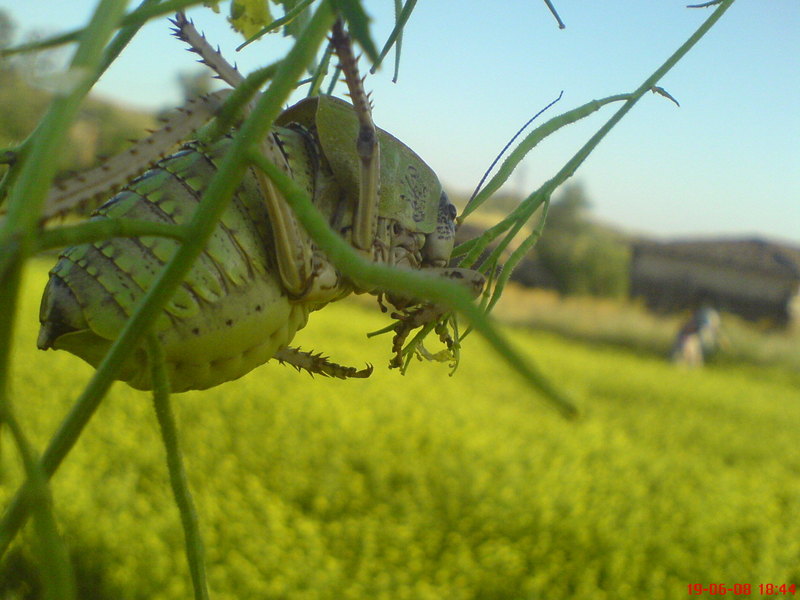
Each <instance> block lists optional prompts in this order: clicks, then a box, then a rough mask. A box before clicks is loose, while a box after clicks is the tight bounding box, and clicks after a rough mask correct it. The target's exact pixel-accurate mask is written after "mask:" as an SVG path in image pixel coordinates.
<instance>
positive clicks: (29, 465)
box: [0, 392, 75, 600]
mask: <svg viewBox="0 0 800 600" xmlns="http://www.w3.org/2000/svg"><path fill="white" fill-rule="evenodd" d="M0 393H2V392H0ZM11 410H12V409H11V404H10V403H9V402H8V401H7V400H6V399H5V398H3V399H2V400H0V424H4V425H7V426H8V429H9V430H10V431H11V436H12V438H13V439H14V442H15V444H16V446H17V449H18V451H19V454H20V456H21V458H22V464H23V466H24V468H25V474H26V476H27V477H28V480H29V481H31V485H30V492H29V494H28V496H27V498H26V500H27V502H28V504H29V505H30V507H31V512H33V522H34V526H35V528H36V543H35V548H36V554H37V555H38V557H39V561H40V562H41V569H40V574H41V578H42V582H43V587H44V598H45V599H46V600H71V599H73V598H75V576H74V573H73V571H72V565H70V561H69V553H68V551H67V546H66V544H65V543H64V540H63V539H62V538H61V535H60V534H59V532H58V526H57V525H56V520H55V516H54V514H53V508H52V506H53V499H52V495H51V493H50V486H49V485H48V482H47V477H46V475H45V473H44V472H43V471H42V467H41V465H40V464H39V460H38V457H37V456H36V453H35V451H34V450H33V448H32V447H31V445H30V443H29V442H28V440H27V438H26V436H25V434H24V432H23V431H22V428H21V427H20V425H19V423H18V421H17V419H16V417H15V416H14V415H13V414H12V412H11Z"/></svg>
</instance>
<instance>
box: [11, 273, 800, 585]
mask: <svg viewBox="0 0 800 600" xmlns="http://www.w3.org/2000/svg"><path fill="white" fill-rule="evenodd" d="M45 272H46V267H45V266H44V264H43V263H42V264H38V265H37V266H36V269H34V270H33V271H32V272H31V273H29V275H30V276H29V278H28V285H27V290H26V296H25V300H24V301H25V309H24V311H23V312H22V313H21V319H20V322H19V327H20V331H19V336H18V341H19V346H18V347H17V351H18V354H17V355H16V357H15V362H14V368H15V379H14V381H15V384H16V385H15V389H14V390H13V396H14V398H15V399H16V407H17V410H18V412H19V413H20V417H21V419H22V420H23V423H24V425H25V426H26V428H27V430H28V431H29V433H30V434H31V437H32V438H33V440H34V441H35V442H36V444H37V446H38V447H40V448H41V446H42V445H43V444H44V443H45V441H46V439H47V438H48V437H49V435H50V434H51V432H52V431H53V429H54V428H55V427H56V426H57V423H58V422H59V421H60V419H61V418H62V417H63V415H64V414H65V412H66V411H67V409H68V407H69V406H70V403H71V400H72V399H73V398H74V396H75V395H76V394H77V392H78V391H79V390H80V389H81V386H82V385H83V384H84V383H85V381H86V379H87V377H88V376H89V375H90V372H91V369H90V368H88V367H86V366H85V365H83V364H82V363H81V362H80V361H79V360H78V359H76V358H74V357H72V356H70V355H67V354H64V353H60V352H47V353H44V352H39V351H37V350H36V349H35V336H36V329H37V322H36V313H37V309H38V296H39V294H40V291H41V288H42V286H43V283H44V277H45ZM385 324H386V321H385V317H382V316H381V315H380V314H379V312H378V311H377V309H365V308H364V307H363V306H361V305H360V304H359V305H356V304H348V303H340V304H339V305H334V306H330V307H328V308H326V309H325V310H323V311H321V312H320V313H318V314H315V315H313V316H312V320H311V323H310V325H309V327H308V328H307V329H306V330H304V331H302V332H301V334H300V335H299V336H298V339H297V340H296V342H297V343H299V344H301V345H302V346H303V347H305V348H306V349H310V348H313V349H315V350H321V351H324V352H325V353H327V354H330V355H331V356H332V357H333V359H334V360H336V361H340V362H342V363H345V364H352V365H355V366H360V365H362V364H363V363H364V362H367V361H369V362H373V363H375V365H376V370H375V374H374V375H373V377H372V378H371V379H369V380H366V381H360V380H359V381H332V380H326V379H322V378H315V379H312V378H310V377H308V376H307V375H304V374H298V373H296V372H294V371H293V370H292V369H290V368H287V367H281V366H279V365H273V364H268V365H266V366H264V367H261V368H260V369H258V370H256V371H255V372H253V373H251V374H250V375H249V376H247V377H245V378H244V379H242V380H240V381H238V382H235V383H232V384H227V385H224V386H221V387H219V388H216V389H214V390H211V391H209V392H204V393H189V394H183V395H180V396H175V398H174V403H175V406H176V410H177V412H178V419H179V426H180V430H181V434H182V436H183V445H184V449H185V453H186V460H187V463H188V464H187V468H188V470H189V476H190V480H191V485H192V488H193V491H194V494H195V500H196V502H197V504H198V510H199V513H200V519H201V527H202V532H203V535H204V538H205V542H206V547H207V558H208V569H209V579H210V585H211V588H212V596H213V597H214V598H217V599H226V600H227V599H231V600H233V599H241V598H254V599H256V598H257V599H272V598H275V599H277V598H281V599H304V600H305V599H353V600H356V599H386V600H389V599H391V600H396V599H401V600H402V599H409V600H411V599H414V600H427V599H430V600H434V599H435V600H438V599H441V598H449V599H464V600H466V599H482V600H485V599H489V600H491V599H498V600H499V599H503V600H508V599H533V598H576V599H592V600H596V599H603V598H609V599H610V598H614V599H623V600H624V599H631V600H633V599H636V600H639V599H641V598H644V597H647V598H652V599H667V598H670V599H672V598H677V597H682V596H684V595H685V594H686V585H687V584H690V583H703V584H704V585H707V584H709V583H724V584H731V585H732V584H734V583H752V584H758V583H770V582H771V583H784V582H785V583H796V584H800V450H798V444H797V431H798V426H800V387H798V386H800V378H799V377H798V376H797V375H796V374H795V373H794V372H792V371H791V370H788V369H785V368H777V367H773V368H756V367H748V366H743V365H739V366H735V365H730V364H720V365H714V366H712V367H710V368H707V369H704V370H698V371H685V370H681V369H677V368H675V367H673V366H672V365H670V364H668V363H667V362H666V361H664V360H663V359H661V358H660V357H658V356H657V355H651V354H642V353H639V354H637V353H636V352H632V351H629V350H624V349H619V348H614V347H599V346H588V345H585V344H581V343H577V342H574V341H569V340H566V339H564V338H562V337H556V336H554V335H552V334H543V333H532V332H525V331H516V332H513V331H509V332H508V333H509V335H511V336H512V338H513V341H514V342H515V343H516V344H517V345H518V347H520V348H521V349H523V350H524V351H525V353H526V354H528V355H530V356H532V357H535V358H536V360H537V361H538V362H539V363H540V364H541V365H542V367H543V368H544V369H545V370H546V371H547V372H548V373H549V375H550V377H552V378H553V379H554V380H555V381H557V382H558V383H559V384H560V385H561V386H562V387H564V388H565V389H566V390H568V391H569V392H571V393H572V394H573V395H574V396H575V397H576V398H578V400H579V402H580V404H581V407H582V408H583V410H584V415H583V417H582V418H581V419H580V420H579V421H577V422H566V421H564V420H562V419H560V418H559V417H558V416H557V415H556V414H555V413H554V412H553V411H551V410H549V409H548V408H546V407H545V406H543V405H542V404H541V403H539V402H537V401H536V400H535V399H534V398H533V397H532V394H531V393H530V392H529V391H528V390H527V389H525V388H524V387H522V386H521V384H520V382H519V381H518V379H517V378H516V376H515V375H514V374H512V373H511V372H510V371H509V370H508V369H507V368H506V367H505V366H504V365H503V364H502V363H501V362H500V361H499V360H498V359H497V358H495V357H494V356H493V355H491V354H490V353H489V352H488V351H487V349H486V347H485V345H484V344H483V343H482V342H481V341H480V340H479V339H478V338H477V336H474V335H473V336H471V337H469V338H468V339H467V340H466V345H465V348H464V350H463V361H462V364H461V366H460V367H459V370H458V372H457V373H456V375H455V376H454V377H452V378H450V377H448V376H447V372H448V370H447V367H446V365H438V364H419V365H412V369H411V370H410V373H409V374H408V375H407V376H405V377H401V376H400V375H399V374H398V373H396V372H389V371H388V370H387V369H386V368H385V364H386V363H387V362H388V360H389V354H390V340H389V339H388V338H386V337H385V336H382V337H377V338H373V339H369V340H367V339H366V338H365V337H364V334H365V332H367V331H371V330H375V329H378V328H379V327H381V326H383V325H385ZM1 474H2V479H1V480H0V496H2V499H3V502H4V503H5V502H6V501H7V497H8V495H9V494H10V493H11V492H12V491H13V490H14V489H15V488H16V485H17V484H18V483H19V476H20V474H19V467H18V460H17V457H16V456H15V453H14V452H13V451H12V450H11V445H10V443H9V440H8V439H7V436H4V437H3V452H2V473H1ZM54 493H55V506H56V514H57V517H58V520H59V522H60V524H61V525H62V527H63V531H64V533H65V536H66V538H67V540H68V543H69V544H70V546H71V549H72V552H73V556H74V561H75V565H76V568H77V569H78V577H79V579H80V583H81V586H82V590H81V593H80V594H79V597H81V598H88V599H93V598H94V599H104V600H105V599H112V598H113V599H114V600H124V599H129V598H130V599H145V598H146V599H164V600H166V599H183V598H187V597H190V591H189V589H188V585H189V577H188V574H187V568H186V566H185V557H184V555H183V552H182V533H181V529H180V525H179V519H178V515H177V509H176V508H175V507H174V504H173V503H172V500H171V497H170V492H169V485H168V483H167V477H166V468H165V465H164V456H163V449H162V448H161V446H160V441H159V436H158V432H157V427H156V421H155V418H154V415H153V411H152V408H151V401H150V399H149V397H148V396H147V395H146V394H143V393H139V392H134V391H132V390H129V389H127V388H126V387H125V386H124V385H122V384H117V385H116V386H115V387H114V389H113V393H112V394H111V396H110V397H108V398H107V399H106V401H105V402H104V404H103V406H102V407H101V408H100V410H99V412H98V414H97V415H96V416H95V418H94V419H93V421H92V422H91V424H90V425H89V427H88V428H87V430H86V432H85V434H84V436H83V437H82V438H81V440H80V442H79V443H78V445H77V446H76V448H75V449H74V451H73V452H72V454H71V455H70V456H69V457H68V458H67V460H66V462H65V464H64V466H63V467H62V469H61V470H60V471H59V473H58V474H57V475H56V477H55V479H54ZM28 536H30V533H29V532H28ZM28 556H29V551H28V550H27V549H20V547H17V549H16V550H15V551H14V554H13V556H12V557H11V559H12V560H11V561H6V563H5V564H4V566H3V572H2V579H0V597H11V598H15V597H21V594H20V590H22V589H23V588H24V587H25V586H31V585H33V584H32V583H31V582H30V580H28V581H27V582H26V583H23V582H21V581H20V578H24V577H25V576H29V574H30V572H31V570H30V565H29V564H28V562H27V560H28V559H27V557H28ZM4 594H5V595H4ZM14 594H20V595H19V596H15V595H14ZM32 597H35V594H34V595H33V596H32ZM754 597H755V596H754Z"/></svg>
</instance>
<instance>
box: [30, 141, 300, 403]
mask: <svg viewBox="0 0 800 600" xmlns="http://www.w3.org/2000/svg"><path fill="white" fill-rule="evenodd" d="M228 143H229V141H228V140H227V139H225V140H222V141H220V142H218V143H217V144H215V146H214V147H212V148H211V149H210V150H208V151H207V152H201V151H200V150H199V149H198V148H197V147H196V146H193V145H189V146H187V147H185V148H184V150H182V151H180V152H178V153H177V154H174V155H172V156H170V157H168V158H166V159H164V160H162V161H160V162H159V163H158V164H157V165H156V167H155V168H153V169H151V170H150V171H148V172H147V173H145V174H144V175H143V176H142V177H140V178H138V179H136V180H134V181H133V182H131V183H130V184H129V185H128V186H127V187H126V188H125V189H124V190H123V191H121V192H120V193H118V194H117V195H116V196H114V197H113V198H112V199H111V200H109V201H108V202H107V203H105V204H104V205H103V206H102V207H101V208H100V209H98V211H97V213H96V215H95V216H94V217H93V218H95V219H108V218H115V219H116V218H122V219H142V220H149V221H161V222H166V223H175V224H183V223H186V222H188V220H189V219H190V218H191V216H192V214H193V212H194V210H195V209H196V207H197V205H198V203H199V199H200V197H201V195H202V191H203V190H205V189H206V187H207V185H208V182H209V181H210V179H211V177H212V176H213V174H214V172H215V171H216V166H215V164H214V162H215V160H216V159H217V157H218V156H220V155H221V154H222V153H223V152H224V151H225V148H226V147H227V145H228ZM177 247H178V242H177V241H175V240H171V239H166V238H155V237H142V238H113V239H110V240H105V241H102V242H97V243H95V244H83V245H79V246H73V247H71V248H68V249H67V250H65V251H64V252H63V253H62V255H61V257H60V259H59V261H58V263H57V264H56V265H55V267H54V268H53V269H52V271H51V272H50V280H49V282H48V284H47V288H46V289H45V293H44V296H43V298H42V305H41V309H40V321H41V323H42V328H41V330H40V333H39V342H38V343H39V347H40V348H43V349H45V348H55V349H63V350H67V351H69V352H71V353H73V354H75V355H77V356H79V357H80V358H82V359H84V360H86V361H87V362H89V363H90V364H92V365H93V366H95V367H96V366H97V365H98V364H99V362H100V360H101V359H102V358H103V356H104V355H105V353H106V351H107V350H108V348H109V346H110V345H111V343H112V342H113V340H114V339H116V337H117V336H118V335H119V333H120V331H121V330H122V327H123V326H124V324H125V321H126V320H127V319H128V317H129V316H130V315H131V314H132V312H133V310H134V309H135V307H136V305H137V303H138V301H139V300H140V299H141V297H142V296H143V295H144V293H145V291H146V290H147V289H149V287H150V286H151V285H152V284H153V282H154V280H155V277H156V275H157V274H158V272H159V271H160V270H161V268H162V267H163V265H164V264H165V263H166V262H167V261H169V259H170V258H171V257H172V255H173V254H174V253H175V251H176V249H177ZM271 252H272V241H271V232H270V228H269V221H268V218H267V214H266V209H265V207H264V203H263V200H261V195H260V192H259V190H258V188H257V183H256V181H255V179H254V178H253V177H252V175H250V174H249V173H248V175H246V177H245V179H244V180H243V182H242V185H241V186H240V188H239V190H238V191H237V193H236V195H235V196H234V198H233V199H232V200H231V203H230V205H229V206H228V208H227V209H226V211H225V213H224V214H223V216H222V219H221V222H220V224H219V225H218V226H217V228H216V229H215V231H214V233H213V234H212V236H211V239H210V240H209V242H208V244H207V246H206V249H205V251H204V252H203V253H202V254H201V255H200V257H199V258H198V260H197V261H196V263H195V265H194V266H193V267H192V269H191V270H190V272H189V274H188V275H187V277H186V279H185V280H184V281H183V283H182V284H181V285H180V286H179V288H178V290H177V291H176V292H175V294H174V296H173V297H172V298H171V299H170V300H169V301H168V302H167V304H166V305H165V307H164V310H163V311H162V312H161V314H160V315H159V316H158V318H157V319H156V320H155V323H154V330H155V332H156V334H157V336H158V338H159V340H160V341H161V343H162V345H163V348H164V354H165V358H166V361H167V372H168V375H169V379H170V383H171V386H172V391H174V392H182V391H187V390H192V389H197V390H200V389H206V388H209V387H213V386H215V385H218V384H220V383H223V382H225V381H230V380H232V379H237V378H238V377H241V376H242V375H244V374H246V373H248V372H249V371H251V370H252V369H254V368H255V367H257V366H259V365H261V364H263V363H264V362H266V361H267V360H269V359H270V358H272V356H273V355H274V354H275V352H276V351H277V350H278V348H280V347H281V346H284V345H286V344H288V343H289V342H290V341H291V339H292V338H293V337H294V335H295V333H296V331H297V330H298V329H300V328H302V327H303V326H304V325H305V324H306V321H307V318H308V308H307V307H304V306H303V305H302V304H298V303H292V302H290V301H289V298H288V297H287V296H286V295H285V294H284V293H283V288H282V286H281V284H280V281H279V279H278V274H277V269H276V268H275V266H274V261H272V260H271V259H270V256H271ZM118 377H119V379H121V380H123V381H126V382H128V383H129V384H130V385H131V386H132V387H135V388H137V389H150V387H151V383H150V374H149V367H148V364H147V359H146V355H145V352H144V349H143V346H142V347H140V348H138V349H137V350H136V351H135V352H134V353H133V355H132V356H131V358H129V360H128V361H127V362H126V364H125V365H124V366H123V368H122V369H121V371H120V373H119V376H118Z"/></svg>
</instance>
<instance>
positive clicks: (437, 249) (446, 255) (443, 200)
mask: <svg viewBox="0 0 800 600" xmlns="http://www.w3.org/2000/svg"><path fill="white" fill-rule="evenodd" d="M456 214H457V211H456V207H455V206H453V204H452V203H451V202H450V200H449V199H448V197H447V194H445V193H444V191H442V195H441V196H440V197H439V208H438V212H437V217H436V229H434V230H433V231H432V232H431V233H429V234H428V235H426V236H425V245H424V246H423V247H422V264H423V266H425V267H446V266H447V265H448V263H449V262H450V254H451V253H452V252H453V243H454V242H455V239H456Z"/></svg>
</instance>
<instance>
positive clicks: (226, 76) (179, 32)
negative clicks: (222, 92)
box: [170, 11, 244, 87]
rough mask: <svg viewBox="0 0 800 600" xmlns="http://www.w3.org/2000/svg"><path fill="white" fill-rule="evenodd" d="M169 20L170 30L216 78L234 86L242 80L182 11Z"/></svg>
mask: <svg viewBox="0 0 800 600" xmlns="http://www.w3.org/2000/svg"><path fill="white" fill-rule="evenodd" d="M170 22H171V23H172V24H173V25H174V26H175V28H174V29H173V30H172V33H173V35H175V37H176V38H178V39H179V40H181V41H182V42H185V43H186V44H188V45H189V48H188V50H189V52H194V53H195V54H197V55H198V56H199V57H200V58H199V59H198V62H200V63H201V64H204V65H206V66H207V67H209V68H210V69H211V70H212V71H214V72H215V73H216V74H217V79H220V80H222V81H224V82H225V83H227V84H228V85H230V86H231V87H236V86H237V85H239V84H240V83H242V82H243V81H244V77H243V76H242V74H241V73H240V72H239V70H238V69H237V68H236V66H235V65H231V64H230V63H229V62H228V61H227V60H225V58H223V56H222V54H221V53H220V51H219V49H216V50H215V49H214V48H213V47H212V46H211V44H209V43H208V40H207V39H206V36H204V35H203V34H201V33H200V32H199V31H197V29H196V28H195V26H194V23H192V22H191V21H190V20H188V19H187V18H186V15H185V14H184V13H183V11H179V12H177V13H176V14H175V18H174V19H170Z"/></svg>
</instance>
